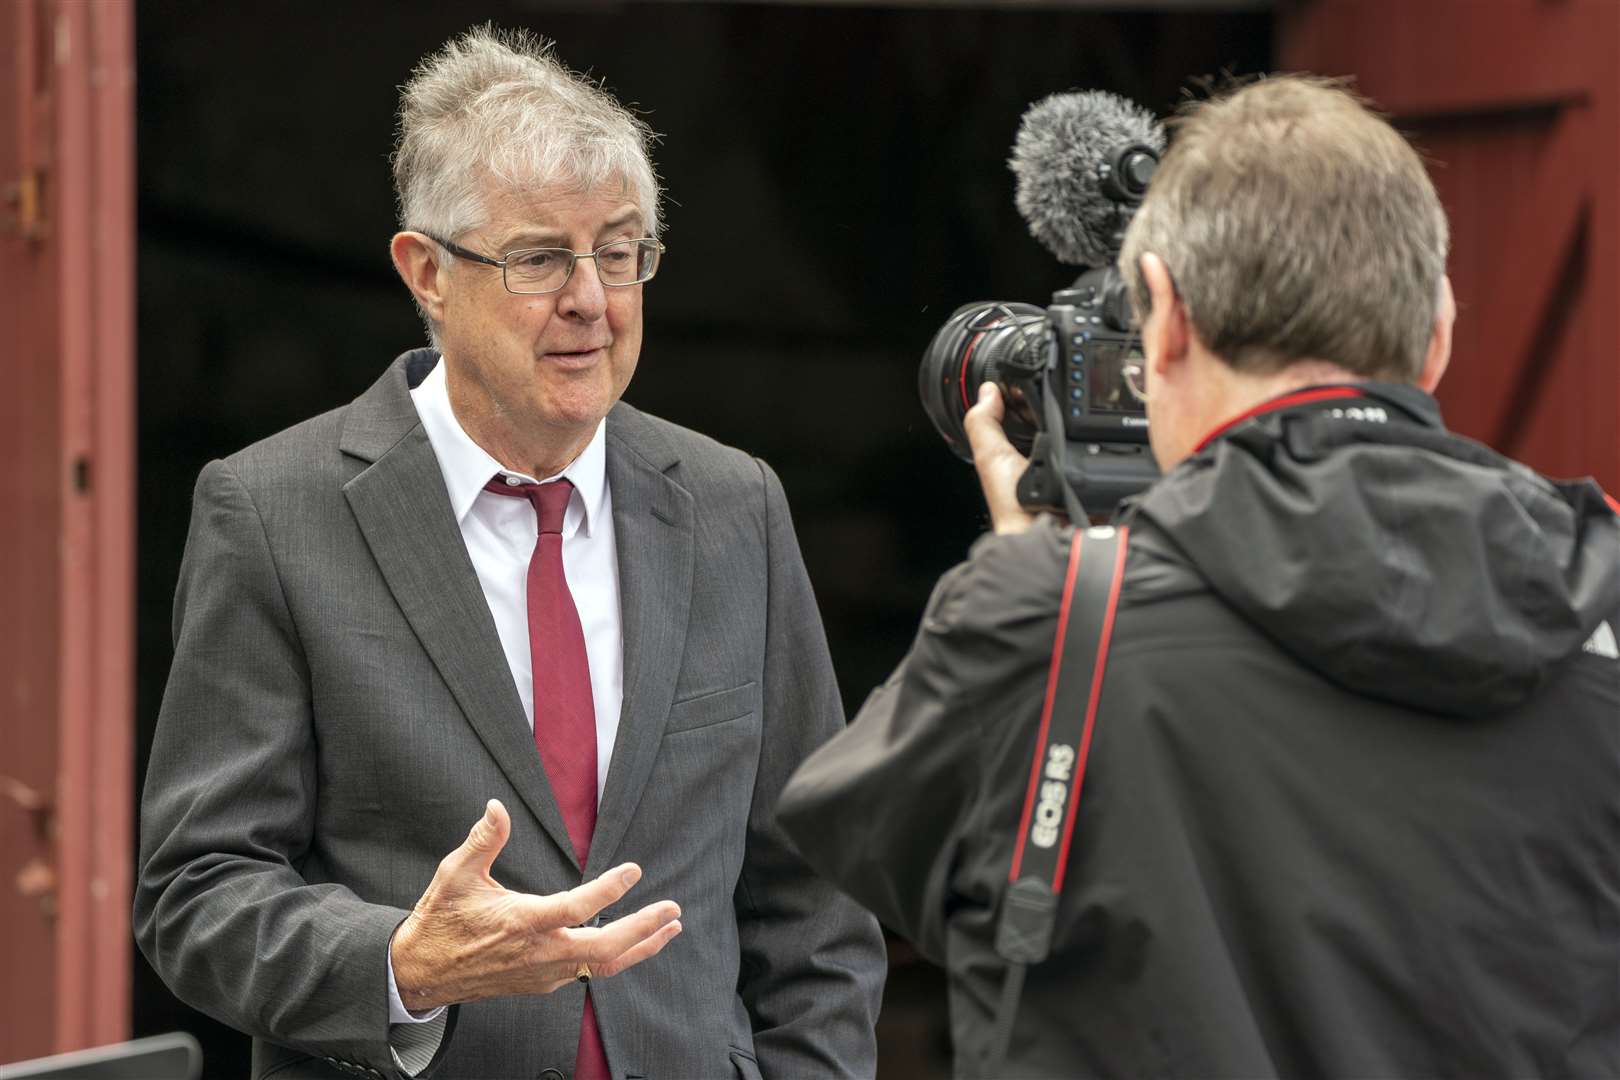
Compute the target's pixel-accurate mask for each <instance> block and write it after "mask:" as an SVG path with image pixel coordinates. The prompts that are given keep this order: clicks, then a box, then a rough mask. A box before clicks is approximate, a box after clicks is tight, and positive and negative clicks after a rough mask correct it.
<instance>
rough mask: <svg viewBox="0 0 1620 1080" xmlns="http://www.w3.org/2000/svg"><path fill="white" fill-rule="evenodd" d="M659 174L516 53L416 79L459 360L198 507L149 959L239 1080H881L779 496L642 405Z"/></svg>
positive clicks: (447, 331) (622, 127) (211, 469)
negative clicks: (807, 831)
mask: <svg viewBox="0 0 1620 1080" xmlns="http://www.w3.org/2000/svg"><path fill="white" fill-rule="evenodd" d="M647 140H648V132H647V131H646V129H645V127H644V126H643V125H642V124H641V123H640V122H639V121H637V120H636V119H635V118H634V117H633V116H631V115H630V114H629V113H628V112H627V111H625V110H624V109H623V108H622V107H621V106H619V105H618V103H617V102H615V101H614V100H613V99H612V98H611V97H608V96H607V95H606V94H605V93H603V92H602V91H601V90H599V89H598V88H597V87H595V86H593V85H591V84H590V83H589V82H587V81H585V80H583V79H581V78H579V77H578V76H575V75H573V74H572V73H570V72H569V71H568V70H567V69H566V68H564V67H562V66H561V65H560V64H559V63H557V61H556V60H555V59H554V58H553V57H552V56H551V55H550V51H549V47H547V46H545V45H544V44H543V43H539V42H537V41H535V40H534V39H532V38H529V37H527V36H524V35H501V34H497V33H495V32H493V31H490V30H476V31H473V32H470V33H468V34H466V35H463V36H462V37H460V38H458V39H456V40H455V41H452V42H451V43H449V44H448V45H447V46H446V47H445V48H444V49H442V50H441V51H439V52H438V53H436V54H434V55H433V56H431V57H429V58H428V59H427V60H425V61H424V62H423V64H422V65H421V66H420V67H419V68H418V69H417V71H416V72H415V73H414V74H413V76H412V79H411V81H410V82H409V83H408V84H407V85H406V87H405V88H404V95H403V99H402V107H401V117H400V141H399V146H398V151H397V153H396V155H395V162H394V168H395V179H396V183H397V186H398V193H399V199H400V215H401V225H402V230H403V231H401V232H400V233H399V234H398V235H396V236H395V237H394V239H393V243H392V248H391V250H392V255H393V259H394V263H395V266H396V267H397V268H398V270H399V272H400V275H401V277H402V278H403V279H404V281H405V283H406V285H408V286H409V288H410V290H411V292H412V294H413V296H414V298H415V300H416V303H417V305H418V307H419V309H420V310H421V313H422V315H423V317H424V319H425V321H426V323H427V325H428V328H429V333H430V335H431V338H432V340H433V344H434V348H432V349H419V350H415V351H413V352H409V353H406V354H405V355H403V356H401V357H400V358H399V359H398V360H397V361H395V363H394V364H393V365H392V366H391V367H389V368H388V370H387V371H386V372H385V373H384V374H383V376H382V378H381V379H379V380H378V381H377V383H376V384H374V385H373V386H372V387H371V389H369V390H367V391H366V392H365V393H364V394H362V395H361V396H360V397H359V398H358V399H356V400H355V401H354V402H353V403H351V404H350V405H348V406H346V407H344V408H340V409H337V410H335V411H333V412H330V413H327V414H325V415H322V416H319V417H316V418H314V419H313V420H309V421H307V422H305V423H303V424H300V425H298V426H296V427H294V428H291V429H289V430H287V431H284V432H282V433H280V434H278V435H275V436H272V437H271V438H269V439H266V440H264V441H263V442H260V443H258V444H255V445H254V446H251V447H249V448H247V449H246V450H243V451H241V452H240V453H238V454H235V455H233V456H231V457H229V458H227V459H225V460H223V461H215V462H213V463H211V464H210V465H209V466H208V467H207V468H206V469H204V470H203V473H202V476H201V477H200V479H199V480H198V483H197V490H196V496H195V505H194V509H193V515H192V522H191V531H190V535H189V537H188V540H187V545H186V555H185V561H184V565H183V567H182V569H181V575H180V583H179V588H178V592H177V595H176V598H175V621H174V633H175V659H174V666H173V669H172V670H171V673H170V676H169V684H168V689H167V691H166V693H165V696H164V701H163V711H162V715H161V717H160V720H159V725H158V731H157V738H156V742H155V745H154V747H153V751H152V759H151V767H150V770H149V772H148V774H147V781H146V789H145V793H144V802H143V807H142V820H141V867H140V876H139V883H138V888H137V895H136V901H135V921H136V926H137V932H138V936H139V940H140V945H141V948H142V949H143V951H144V952H145V953H146V955H147V957H148V958H149V959H150V960H151V961H152V963H153V965H154V967H155V968H156V969H157V970H158V972H159V973H160V974H161V975H162V976H163V978H164V979H165V980H166V981H167V982H168V984H169V985H170V987H171V988H172V989H173V990H174V991H175V992H176V993H177V994H178V995H179V996H180V997H181V998H183V999H185V1000H186V1001H188V1002H190V1003H191V1004H193V1005H195V1006H197V1007H198V1008H201V1009H202V1010H204V1011H206V1012H208V1013H210V1014H212V1015H214V1016H216V1017H218V1018H220V1019H222V1020H223V1021H225V1022H226V1023H228V1024H231V1025H233V1026H235V1027H237V1028H239V1029H241V1030H243V1031H245V1032H248V1033H249V1034H251V1035H252V1036H253V1037H254V1060H253V1074H254V1076H256V1077H267V1076H271V1075H274V1076H276V1077H278V1078H291V1077H316V1076H332V1075H338V1074H350V1075H364V1076H390V1077H397V1076H415V1075H423V1074H425V1073H428V1072H433V1071H437V1072H438V1074H439V1075H444V1076H475V1077H508V1076H512V1077H517V1076H521V1077H544V1078H547V1080H560V1078H562V1077H567V1076H576V1077H580V1078H584V1080H594V1078H603V1077H607V1076H612V1077H619V1078H624V1077H721V1076H728V1075H734V1076H741V1077H759V1076H868V1077H869V1076H871V1075H873V1072H874V1069H875V1061H874V1056H875V1051H874V1041H873V1025H874V1023H875V1020H876V1015H877V1009H878V1001H879V998H880V995H881V990H882V983H883V970H884V968H883V965H884V953H883V945H882V941H881V938H880V936H879V934H878V930H877V926H876V924H875V923H874V922H873V920H872V919H871V917H870V916H868V915H866V914H864V913H862V912H861V911H859V910H858V909H857V908H855V907H854V906H853V905H852V904H851V903H850V902H849V901H848V900H846V899H845V898H843V897H842V896H840V895H839V894H838V893H836V892H835V891H834V890H832V889H831V888H830V887H829V886H827V885H826V884H824V883H822V882H821V881H819V880H817V879H816V878H815V877H814V876H813V875H811V874H810V873H809V872H808V870H807V869H806V867H805V866H804V865H803V864H802V863H801V862H800V861H799V859H798V858H797V857H796V856H795V855H794V854H793V853H792V851H791V849H790V848H789V847H788V846H787V844H786V843H785V841H784V839H783V836H782V834H781V833H780V832H779V831H778V829H777V827H776V824H775V822H774V821H773V819H772V816H771V811H772V808H773V806H774V805H775V802H776V798H777V795H778V793H779V791H780V789H781V787H782V785H783V783H784V782H785V780H786V778H787V777H788V775H789V774H790V773H791V772H792V771H793V769H794V767H795V766H796V765H797V764H798V762H799V761H800V760H802V759H803V758H804V757H805V756H806V755H807V754H808V753H809V752H810V751H811V750H812V749H813V748H814V747H815V746H817V745H818V744H819V743H821V742H822V741H824V740H825V739H827V738H828V737H829V736H831V735H832V734H833V733H834V732H835V731H836V730H838V729H839V728H840V727H841V726H842V723H843V718H842V715H841V712H840V708H839V703H838V695H837V690H836V686H835V684H834V680H833V673H832V668H831V664H830V662H829V659H828V655H827V648H826V642H825V639H824V636H823V633H822V629H821V623H820V619H819V616H818V615H817V612H816V609H815V603H814V598H813V597H812V595H811V591H810V585H809V581H808V579H807V577H806V574H805V570H804V565H803V562H802V560H801V558H800V555H799V550H798V545H797V541H796V540H795V538H794V533H793V527H792V523H791V521H790V519H789V515H788V509H787V504H786V501H785V499H784V496H783V494H782V489H781V486H780V484H779V483H778V481H777V479H776V477H775V475H774V474H773V473H772V472H771V470H770V469H769V468H768V467H767V466H766V465H764V463H762V462H760V461H757V460H755V459H752V458H750V457H748V456H747V455H745V454H742V453H740V452H738V451H735V450H731V449H728V448H726V447H723V446H720V445H719V444H717V443H715V442H713V441H711V440H709V439H706V438H704V437H703V436H701V435H698V434H695V433H693V432H691V431H687V430H685V429H682V428H679V427H676V426H674V425H672V424H669V423H666V422H664V421H662V420H658V419H655V418H653V417H651V416H647V415H645V414H643V413H640V412H638V411H636V410H635V409H632V408H630V407H629V406H627V405H624V404H620V403H618V402H619V397H620V395H621V394H622V393H623V392H624V389H625V386H626V385H627V384H628V383H629V381H630V377H631V374H632V373H633V371H634V369H635V366H636V362H637V358H638V356H639V353H640V347H641V294H642V287H643V285H644V284H645V282H647V281H648V280H650V279H651V278H652V276H653V274H654V273H655V272H656V270H657V268H658V262H659V258H660V256H661V254H662V251H663V247H662V245H661V244H660V243H659V241H658V239H657V236H658V216H657V215H658V189H657V183H656V180H655V178H654V175H653V171H652V168H651V165H650V163H649V161H648V158H647V151H646V147H647ZM469 824H471V830H470V831H469V829H468V826H469ZM447 853H448V854H447ZM638 879H639V880H640V882H641V893H642V895H650V896H657V897H668V898H669V899H661V900H658V901H656V902H654V903H651V904H648V905H646V906H644V907H642V908H640V909H639V910H635V911H632V910H631V908H632V907H633V905H628V904H627V905H625V906H623V907H621V906H620V905H621V901H622V899H623V897H624V896H625V894H626V892H627V891H628V889H629V888H630V886H631V885H632V884H634V883H635V882H636V881H637V880H638Z"/></svg>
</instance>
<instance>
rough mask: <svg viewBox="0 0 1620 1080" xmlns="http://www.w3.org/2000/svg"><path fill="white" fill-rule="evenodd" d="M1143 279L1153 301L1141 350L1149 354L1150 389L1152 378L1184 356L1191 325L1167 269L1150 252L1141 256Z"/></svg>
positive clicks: (1176, 363)
mask: <svg viewBox="0 0 1620 1080" xmlns="http://www.w3.org/2000/svg"><path fill="white" fill-rule="evenodd" d="M1142 280H1143V281H1144V282H1145V283H1146V285H1147V290H1148V300H1149V302H1150V303H1151V304H1152V308H1151V310H1150V311H1149V312H1148V317H1147V318H1146V319H1145V320H1143V322H1142V349H1143V351H1144V352H1145V353H1146V354H1147V355H1148V356H1149V357H1151V361H1150V364H1151V368H1150V370H1149V371H1148V386H1149V387H1150V388H1151V387H1152V385H1153V381H1154V380H1155V379H1162V378H1163V377H1164V376H1165V375H1166V374H1168V373H1169V372H1170V370H1171V368H1172V367H1179V365H1180V363H1181V362H1182V361H1184V360H1185V359H1186V358H1187V352H1188V350H1189V348H1190V347H1191V345H1192V327H1191V326H1190V325H1189V324H1188V322H1187V307H1186V305H1185V304H1183V303H1182V302H1181V297H1180V296H1179V295H1178V294H1177V293H1176V283H1175V281H1174V280H1173V279H1172V278H1171V277H1170V268H1169V267H1168V266H1166V265H1165V264H1164V260H1163V259H1161V258H1159V257H1158V256H1157V255H1155V254H1153V253H1152V252H1148V253H1147V254H1145V255H1143V256H1142ZM1148 392H1149V393H1152V390H1151V389H1149V391H1148Z"/></svg>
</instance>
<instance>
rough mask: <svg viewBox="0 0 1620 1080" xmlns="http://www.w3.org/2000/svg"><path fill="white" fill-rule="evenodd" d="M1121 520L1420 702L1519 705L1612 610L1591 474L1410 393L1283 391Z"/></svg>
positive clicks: (1617, 549)
mask: <svg viewBox="0 0 1620 1080" xmlns="http://www.w3.org/2000/svg"><path fill="white" fill-rule="evenodd" d="M1324 399H1325V400H1324ZM1135 513H1136V514H1137V515H1138V516H1139V517H1140V518H1143V519H1146V520H1147V521H1149V522H1151V523H1152V524H1153V525H1154V526H1156V527H1157V528H1158V530H1160V531H1161V532H1162V533H1163V534H1164V535H1165V536H1167V537H1168V538H1169V539H1170V540H1171V541H1172V542H1173V543H1174V544H1175V545H1176V547H1178V548H1179V549H1180V551H1181V552H1182V554H1183V555H1184V556H1185V557H1186V559H1187V560H1188V561H1189V562H1191V563H1192V564H1193V565H1194V566H1195V567H1196V568H1197V569H1198V570H1199V572H1200V573H1201V574H1202V575H1203V577H1204V578H1205V580H1206V581H1207V582H1208V583H1209V585H1210V587H1211V588H1212V589H1213V590H1214V591H1215V592H1216V593H1217V594H1218V595H1219V596H1220V597H1221V598H1222V599H1223V600H1224V601H1225V602H1226V603H1228V604H1229V605H1231V606H1232V607H1233V608H1234V609H1236V610H1237V611H1238V612H1239V613H1240V614H1241V615H1243V616H1244V617H1245V618H1246V619H1248V620H1249V621H1250V622H1251V623H1253V624H1254V625H1255V626H1256V627H1258V628H1259V629H1260V630H1261V631H1262V632H1263V633H1265V634H1266V635H1267V636H1269V637H1270V638H1272V639H1273V640H1274V641H1276V642H1277V644H1278V645H1280V646H1281V647H1282V648H1284V649H1286V650H1287V651H1288V652H1290V653H1292V654H1293V655H1294V656H1295V657H1297V658H1298V659H1299V660H1300V661H1302V662H1303V663H1305V664H1307V665H1309V666H1310V667H1312V668H1314V669H1316V670H1317V671H1319V672H1321V673H1322V674H1323V675H1325V676H1327V677H1328V678H1329V679H1331V680H1333V681H1334V682H1337V683H1339V684H1340V685H1342V686H1344V687H1346V688H1347V689H1349V690H1352V691H1354V692H1356V693H1359V694H1364V695H1368V696H1371V697H1377V698H1383V699H1386V700H1390V701H1394V702H1397V703H1399V704H1402V705H1406V706H1411V707H1416V708H1421V709H1425V710H1429V711H1434V712H1442V713H1448V714H1454V715H1478V714H1483V713H1494V712H1497V711H1500V710H1502V709H1505V708H1509V707H1511V706H1513V705H1516V704H1518V703H1519V702H1521V701H1523V700H1524V699H1525V698H1527V697H1529V696H1530V695H1531V694H1533V693H1534V692H1535V691H1536V689H1537V688H1538V687H1539V686H1540V685H1541V683H1542V681H1543V680H1544V678H1545V677H1546V675H1547V673H1548V671H1549V670H1550V669H1551V668H1552V666H1554V665H1556V664H1558V663H1559V662H1561V661H1562V660H1564V659H1565V658H1567V657H1569V656H1570V655H1571V654H1573V653H1575V652H1577V651H1579V650H1580V649H1581V648H1582V647H1583V645H1586V644H1587V643H1588V642H1589V641H1592V640H1594V639H1593V635H1594V632H1596V631H1598V630H1599V627H1600V624H1602V623H1604V621H1605V620H1606V619H1609V618H1612V617H1613V616H1614V615H1615V612H1616V610H1617V609H1620V520H1617V518H1616V516H1615V513H1614V511H1612V510H1611V509H1610V508H1609V506H1608V504H1607V503H1606V502H1605V499H1604V496H1603V493H1602V491H1601V490H1599V489H1598V487H1597V485H1596V484H1595V483H1593V482H1592V481H1590V480H1582V481H1571V482H1556V481H1551V480H1548V479H1546V478H1544V477H1541V476H1539V475H1537V474H1536V473H1534V472H1532V471H1531V470H1529V469H1528V468H1526V467H1524V466H1522V465H1519V464H1517V463H1516V462H1513V461H1511V460H1509V459H1507V458H1504V457H1502V456H1501V455H1500V454H1497V453H1495V452H1494V451H1492V450H1490V449H1488V448H1486V447H1484V446H1481V445H1480V444H1478V443H1475V442H1473V441H1471V440H1468V439H1464V438H1462V437H1460V436H1457V435H1453V434H1451V433H1450V432H1448V431H1446V430H1445V428H1444V426H1443V425H1442V424H1441V421H1440V412H1439V408H1438V406H1437V405H1436V404H1435V402H1434V400H1433V399H1432V398H1430V397H1429V396H1428V395H1427V394H1424V393H1423V392H1421V391H1419V390H1417V389H1415V388H1413V387H1407V386H1393V385H1386V384H1365V385H1357V386H1355V387H1353V388H1337V392H1336V393H1335V392H1334V391H1327V390H1322V391H1314V392H1305V393H1299V394H1290V395H1288V396H1286V397H1284V398H1280V399H1277V401H1275V402H1272V403H1270V404H1269V406H1267V407H1264V408H1263V409H1262V410H1259V411H1257V415H1254V416H1252V417H1249V418H1247V419H1245V420H1243V421H1242V422H1241V423H1238V424H1236V425H1234V426H1232V427H1230V428H1229V429H1227V430H1224V431H1222V432H1221V433H1220V434H1219V435H1218V436H1217V437H1216V438H1215V439H1214V440H1213V441H1212V442H1210V443H1209V444H1208V445H1206V446H1205V447H1204V448H1203V449H1201V450H1200V451H1199V452H1198V453H1196V454H1194V455H1193V456H1192V457H1191V458H1189V459H1188V460H1187V461H1185V462H1183V463H1182V464H1181V465H1180V466H1178V467H1177V468H1176V469H1174V470H1172V471H1171V472H1170V473H1169V474H1168V475H1167V476H1166V477H1165V478H1164V479H1163V480H1162V481H1160V482H1159V483H1158V484H1156V485H1155V486H1154V487H1153V488H1151V489H1149V491H1148V492H1147V493H1146V494H1145V495H1143V497H1142V498H1141V500H1140V501H1139V502H1138V503H1137V506H1136V509H1135ZM1607 640H1608V642H1609V643H1611V644H1612V640H1613V639H1612V636H1611V637H1610V638H1608V639H1607Z"/></svg>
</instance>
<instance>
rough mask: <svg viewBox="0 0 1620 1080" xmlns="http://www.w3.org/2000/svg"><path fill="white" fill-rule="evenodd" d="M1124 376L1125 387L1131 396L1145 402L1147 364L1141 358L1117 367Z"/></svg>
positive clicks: (1146, 396) (1146, 393) (1146, 394)
mask: <svg viewBox="0 0 1620 1080" xmlns="http://www.w3.org/2000/svg"><path fill="white" fill-rule="evenodd" d="M1119 371H1120V374H1121V375H1124V376H1125V389H1127V390H1129V391H1130V392H1131V397H1133V398H1135V399H1136V400H1137V401H1140V402H1141V403H1142V404H1144V405H1146V404H1147V399H1148V392H1147V364H1146V363H1145V362H1143V361H1141V360H1132V361H1130V362H1129V363H1127V364H1125V365H1124V366H1123V367H1121V368H1120V369H1119Z"/></svg>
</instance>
